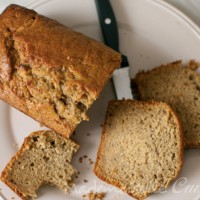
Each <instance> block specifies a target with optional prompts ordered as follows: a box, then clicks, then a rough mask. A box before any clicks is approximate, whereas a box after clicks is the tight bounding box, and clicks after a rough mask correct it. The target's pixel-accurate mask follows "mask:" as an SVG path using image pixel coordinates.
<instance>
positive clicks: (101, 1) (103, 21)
mask: <svg viewBox="0 0 200 200" xmlns="http://www.w3.org/2000/svg"><path fill="white" fill-rule="evenodd" d="M95 3H96V7H97V12H98V16H99V21H100V26H101V30H102V34H103V38H104V42H105V44H106V45H107V46H109V47H111V48H113V49H114V50H116V51H119V36H118V28H117V22H116V19H115V15H114V12H113V9H112V6H111V4H110V2H109V0H95Z"/></svg>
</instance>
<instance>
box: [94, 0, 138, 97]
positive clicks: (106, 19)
mask: <svg viewBox="0 0 200 200" xmlns="http://www.w3.org/2000/svg"><path fill="white" fill-rule="evenodd" d="M95 4H96V8H97V13H98V17H99V22H100V27H101V31H102V35H103V39H104V42H105V44H106V45H107V46H109V47H111V48H112V49H114V50H115V51H118V52H119V34H118V27H117V21H116V19H115V15H114V12H113V9H112V6H111V4H110V2H109V0H95ZM112 82H113V85H114V89H115V93H116V97H117V99H123V98H125V99H133V98H135V97H136V96H135V95H134V93H132V90H131V81H130V67H129V62H128V58H127V57H126V56H125V55H123V54H122V62H121V66H120V68H119V69H117V70H115V71H114V73H113V76H112Z"/></svg>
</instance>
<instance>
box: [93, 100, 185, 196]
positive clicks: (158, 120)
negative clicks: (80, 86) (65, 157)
mask: <svg viewBox="0 0 200 200" xmlns="http://www.w3.org/2000/svg"><path fill="white" fill-rule="evenodd" d="M181 134H182V133H181V130H180V127H179V124H178V121H177V118H176V116H175V115H174V113H173V112H172V111H171V110H170V108H169V107H168V106H167V105H166V104H164V103H158V102H157V103H155V102H154V103H143V102H137V101H131V100H130V101H126V100H124V101H111V102H110V103H109V106H108V111H107V116H106V121H105V124H104V128H103V133H102V140H101V145H100V147H99V152H98V156H97V161H96V165H95V169H94V171H95V173H96V175H97V176H98V177H99V178H101V179H103V180H105V181H107V182H108V183H111V184H114V185H116V186H118V187H119V188H121V189H122V190H124V191H125V192H127V193H128V194H129V195H131V196H133V197H135V198H137V199H144V198H146V197H147V195H148V194H150V193H152V192H155V191H158V190H160V189H162V188H165V187H167V186H168V184H169V182H170V181H171V180H173V179H174V178H175V177H176V176H177V174H178V172H179V170H180V168H181V166H182V138H181Z"/></svg>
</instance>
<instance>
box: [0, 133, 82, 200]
mask: <svg viewBox="0 0 200 200" xmlns="http://www.w3.org/2000/svg"><path fill="white" fill-rule="evenodd" d="M78 148H79V145H78V144H76V143H74V142H73V141H71V140H69V139H66V138H65V137H63V136H61V135H59V134H57V133H55V132H53V131H38V132H33V133H32V134H31V135H30V136H28V137H27V138H26V139H25V141H24V143H23V145H22V147H21V149H20V150H19V151H18V152H17V154H16V155H15V156H14V157H13V158H12V159H11V160H10V162H9V163H8V164H7V166H6V168H5V169H4V171H3V172H2V174H1V177H0V178H1V180H2V181H3V182H5V183H6V184H7V185H8V186H9V187H10V188H11V189H12V190H14V191H15V192H16V193H17V194H18V195H19V196H20V197H21V198H22V199H23V200H26V199H28V197H32V198H35V197H37V195H36V191H37V190H38V188H39V187H40V186H41V185H43V184H52V185H55V186H57V187H58V188H60V189H61V190H63V191H64V192H68V191H69V190H70V188H71V187H72V185H73V184H72V179H73V176H74V175H75V174H76V169H75V168H74V167H73V166H72V165H71V164H70V162H71V159H72V156H73V154H74V153H75V152H76V151H77V150H78Z"/></svg>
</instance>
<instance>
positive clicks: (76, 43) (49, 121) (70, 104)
mask: <svg viewBox="0 0 200 200" xmlns="http://www.w3.org/2000/svg"><path fill="white" fill-rule="evenodd" d="M0 49H1V51H0V98H1V99H3V100H4V101H6V102H7V103H10V104H11V105H12V106H14V107H15V108H17V109H19V110H21V111H22V112H24V113H25V114H27V115H29V116H31V117H33V118H34V119H36V120H37V121H39V122H40V123H43V124H44V125H46V126H47V127H49V128H51V129H53V130H55V131H56V132H58V133H60V134H63V135H65V136H67V137H69V136H70V135H71V133H72V132H73V130H74V129H75V127H76V126H77V124H79V123H80V122H81V121H82V120H88V117H87V115H86V111H87V110H88V108H89V107H90V106H91V104H92V103H93V102H94V100H96V98H97V97H98V96H99V93H100V92H101V90H102V89H103V86H104V85H105V83H106V81H107V80H108V79H109V78H110V76H111V74H112V72H113V71H114V69H115V68H117V67H118V66H119V65H120V60H121V56H120V54H119V53H117V52H115V51H114V50H112V49H110V48H108V47H106V46H105V45H103V44H102V43H100V42H97V41H95V40H93V39H90V38H88V37H86V36H84V35H82V34H80V33H77V32H75V31H73V30H71V29H70V28H68V27H65V26H64V25H62V24H60V23H58V22H57V21H54V20H52V19H49V18H47V17H44V16H42V15H39V14H37V13H36V12H35V11H33V10H29V9H26V8H23V7H21V6H17V5H10V6H9V7H8V8H7V9H6V10H5V11H4V12H3V13H2V14H1V15H0ZM14 98H15V99H16V100H15V101H14V100H13V99H14ZM33 108H35V109H33Z"/></svg>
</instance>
